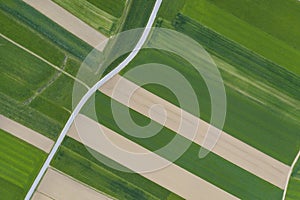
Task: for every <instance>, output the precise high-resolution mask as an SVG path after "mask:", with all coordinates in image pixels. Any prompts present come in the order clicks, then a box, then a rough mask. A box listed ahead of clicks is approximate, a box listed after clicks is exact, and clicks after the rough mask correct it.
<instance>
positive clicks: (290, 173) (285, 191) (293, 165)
mask: <svg viewBox="0 0 300 200" xmlns="http://www.w3.org/2000/svg"><path fill="white" fill-rule="evenodd" d="M299 157H300V150H299V152H298V154H297V155H296V157H295V159H294V161H293V163H292V165H291V168H290V171H289V174H288V176H287V178H286V184H285V188H284V191H283V195H282V200H285V197H286V193H287V189H288V185H289V182H290V178H291V175H292V173H293V169H294V167H295V165H296V163H297V161H298V159H299Z"/></svg>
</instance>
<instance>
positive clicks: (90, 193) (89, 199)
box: [33, 168, 110, 200]
mask: <svg viewBox="0 0 300 200" xmlns="http://www.w3.org/2000/svg"><path fill="white" fill-rule="evenodd" d="M78 173H79V172H78ZM39 193H40V194H39ZM41 194H42V195H41ZM40 196H43V197H45V196H47V197H48V199H49V198H51V199H56V200H60V199H72V200H82V199H86V200H96V199H98V200H108V199H110V198H108V197H107V196H105V195H103V194H101V193H99V192H97V191H96V190H93V189H91V188H89V187H87V186H85V185H83V184H81V183H79V182H77V181H75V180H73V179H72V178H70V177H68V176H66V175H64V174H63V173H60V172H58V171H56V170H54V169H52V168H48V170H47V172H46V174H45V176H44V177H43V179H42V181H41V183H40V185H39V186H38V188H37V191H36V192H35V194H34V197H33V199H34V200H35V199H39V197H40ZM40 199H43V198H40ZM44 199H47V198H44Z"/></svg>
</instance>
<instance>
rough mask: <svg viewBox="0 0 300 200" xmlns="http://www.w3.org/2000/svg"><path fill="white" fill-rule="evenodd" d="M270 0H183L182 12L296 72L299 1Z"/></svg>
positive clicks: (297, 70)
mask: <svg viewBox="0 0 300 200" xmlns="http://www.w3.org/2000/svg"><path fill="white" fill-rule="evenodd" d="M271 4H272V6H271V7H270V1H267V0H263V1H254V2H253V1H246V0H243V1H239V3H237V1H236V0H230V1H229V2H227V1H226V3H225V2H224V1H220V0H201V1H186V4H185V6H184V8H183V10H182V13H183V14H184V15H186V16H189V17H191V18H193V19H195V20H196V21H198V22H200V23H201V24H202V25H205V26H207V27H209V28H211V29H213V30H214V31H216V32H218V33H219V34H221V35H223V36H225V37H227V38H229V39H231V40H233V41H235V42H237V43H239V44H241V45H243V46H245V47H246V48H248V49H250V50H251V51H254V52H256V53H258V54H260V55H262V56H263V57H265V58H267V59H269V60H272V61H273V62H275V63H277V64H279V65H281V66H283V67H285V68H287V69H288V70H290V71H291V72H293V73H295V74H298V75H300V70H299V69H300V68H299V67H297V66H299V65H300V51H299V50H300V49H299V44H300V40H299V37H298V36H299V33H300V30H299V28H298V27H299V20H298V19H299V15H300V12H299V10H300V9H299V2H297V1H295V0H287V1H284V5H282V1H280V0H276V1H272V3H271ZM218 6H219V7H218ZM237 7H238V8H237ZM222 8H223V9H222ZM228 11H229V12H228ZM232 13H235V14H236V15H237V16H238V17H236V16H235V15H233V14H232ZM270 13H272V14H270ZM262 16H264V17H262ZM262 19H263V20H262ZM271 22H272V23H271ZM266 24H268V25H266ZM291 24H293V25H291ZM262 27H264V28H262ZM292 27H293V28H292ZM287 30H288V31H287ZM297 35H298V36H297ZM297 48H298V50H297Z"/></svg>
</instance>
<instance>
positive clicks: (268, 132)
mask: <svg viewBox="0 0 300 200" xmlns="http://www.w3.org/2000/svg"><path fill="white" fill-rule="evenodd" d="M215 60H216V58H215ZM154 62H155V63H157V62H158V63H161V64H166V65H168V66H172V67H173V68H174V69H176V70H177V71H179V72H180V73H181V74H183V75H184V76H185V77H186V79H187V80H189V82H190V83H191V85H192V86H193V88H194V90H195V91H198V92H197V96H198V101H199V102H200V105H199V106H200V107H199V108H200V111H201V116H200V117H201V118H202V119H204V120H205V121H210V109H211V105H210V96H209V93H208V90H207V88H206V85H205V83H204V81H203V79H202V78H201V76H200V75H199V74H198V72H197V71H196V70H195V69H194V68H193V67H192V66H191V65H189V64H188V63H187V62H186V61H184V60H183V59H180V58H179V57H178V56H175V55H172V54H168V53H165V52H161V51H157V50H144V51H142V52H140V53H139V55H138V56H137V57H136V58H135V59H134V61H133V62H132V63H131V64H130V65H129V66H128V67H127V68H126V69H125V70H124V71H123V72H122V73H125V72H126V71H127V70H130V69H131V68H134V67H135V66H136V65H140V64H144V63H154ZM218 65H219V66H222V68H221V67H220V70H221V74H222V77H223V79H224V81H225V89H226V96H227V116H226V121H225V126H224V130H225V131H226V132H227V133H229V134H231V135H233V136H234V137H236V138H238V139H240V140H242V141H244V142H246V143H248V144H250V145H251V146H254V147H256V148H257V149H259V150H261V151H263V152H265V153H267V154H269V155H271V156H272V157H274V158H276V159H278V160H281V161H282V162H284V163H287V164H291V163H292V161H293V159H294V156H295V154H296V153H297V151H298V149H299V146H300V138H299V137H300V136H299V131H300V126H299V123H298V121H299V115H296V110H295V107H293V106H290V105H289V104H288V103H286V100H287V98H285V99H284V101H283V100H282V99H278V96H280V95H282V93H281V92H280V91H278V90H276V88H275V89H274V91H273V92H272V93H267V92H266V91H264V90H262V88H264V87H266V88H265V89H268V88H269V87H268V86H266V85H265V84H264V82H262V83H260V82H258V81H257V82H256V84H258V85H259V84H261V86H260V87H257V86H256V85H254V86H253V85H250V83H252V82H253V81H252V80H253V78H255V76H254V77H252V76H249V73H247V72H244V73H242V72H239V71H238V70H237V69H236V68H234V67H232V66H230V65H228V64H227V63H225V62H224V61H222V60H220V59H219V60H218ZM236 71H238V74H232V72H236ZM127 78H129V79H130V80H132V81H134V82H136V83H139V82H140V81H141V80H140V79H141V78H142V77H127ZM245 79H249V80H248V81H249V82H248V83H247V82H245ZM233 81H234V83H233ZM233 86H234V87H233ZM143 87H144V88H146V89H147V90H149V91H150V92H152V93H154V94H157V95H158V96H161V97H162V98H164V99H166V100H168V101H170V102H172V103H173V104H175V105H178V102H177V100H176V98H175V96H174V95H173V94H172V93H170V92H169V91H167V90H166V89H164V88H162V87H158V86H157V85H146V86H143ZM240 90H241V91H244V92H246V93H248V94H249V95H248V96H246V95H244V94H243V93H240V92H239V91H240ZM269 90H270V89H269ZM183 92H184V91H183ZM276 95H277V96H276ZM291 99H292V98H291ZM262 102H263V103H262ZM291 102H296V103H297V101H296V100H291ZM296 105H297V104H296ZM287 108H289V110H288V109H287ZM187 111H189V112H190V113H194V110H193V109H190V110H187ZM294 118H295V119H294ZM237 122H238V123H237ZM283 133H285V134H283ZM270 140H271V141H272V142H270ZM274 144H276V145H274ZM277 145H278V146H280V148H278V146H277Z"/></svg>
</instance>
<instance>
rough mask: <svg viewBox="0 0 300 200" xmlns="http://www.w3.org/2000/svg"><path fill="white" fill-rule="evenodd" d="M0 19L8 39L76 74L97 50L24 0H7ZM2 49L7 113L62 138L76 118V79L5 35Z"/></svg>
mask: <svg viewBox="0 0 300 200" xmlns="http://www.w3.org/2000/svg"><path fill="white" fill-rule="evenodd" d="M0 17H1V22H0V23H1V25H2V26H1V27H2V28H1V33H2V34H3V35H5V36H7V37H9V38H10V39H12V40H13V41H15V42H17V43H19V44H21V45H22V46H24V47H25V48H28V49H29V50H30V51H32V52H34V53H36V54H38V55H39V56H41V57H43V58H44V59H46V60H48V61H49V62H50V63H52V64H54V65H56V66H57V67H60V68H61V69H64V70H65V71H67V72H69V73H71V74H73V75H76V73H77V70H78V68H79V66H80V63H81V62H80V61H81V60H82V59H83V58H84V57H85V56H86V55H87V54H88V53H89V51H90V50H91V47H90V46H88V45H87V44H85V43H83V42H82V41H81V40H79V39H78V38H76V37H74V36H73V35H71V34H70V33H68V32H66V31H65V30H64V29H62V28H61V27H59V26H58V25H56V24H55V23H53V22H52V21H50V20H49V19H48V18H46V17H44V16H43V15H41V14H40V13H38V12H37V11H35V10H34V9H32V8H31V7H30V6H27V5H26V4H25V3H24V2H22V1H5V4H1V5H0ZM16 30H18V31H16ZM0 51H1V55H3V56H2V59H1V61H0V62H1V68H2V70H1V71H3V72H4V73H1V83H2V84H1V87H0V92H1V99H0V101H1V106H0V112H1V114H4V115H6V116H8V117H10V118H12V119H14V120H16V121H18V122H20V123H22V124H24V125H26V126H28V127H30V128H32V129H34V130H36V131H38V132H39V133H42V134H44V135H45V136H47V137H50V138H51V139H56V137H57V135H58V133H59V132H60V130H61V129H62V127H63V125H64V123H65V121H66V120H67V118H68V116H69V114H70V110H71V103H72V102H71V95H70V94H71V92H72V91H71V90H72V86H73V83H74V80H72V79H71V78H69V77H67V76H66V75H63V74H62V73H61V72H58V71H57V70H55V69H54V68H52V67H51V66H49V65H48V64H46V63H44V62H43V61H41V60H39V59H38V58H36V57H34V56H33V55H31V54H29V53H27V52H25V51H24V50H22V49H20V48H18V47H17V46H15V45H13V44H12V43H10V42H8V41H7V40H6V39H4V38H2V37H1V47H0ZM16 57H17V58H18V59H16ZM60 102H64V103H63V104H62V105H59V103H60ZM28 119H31V120H28ZM32 119H33V120H32Z"/></svg>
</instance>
